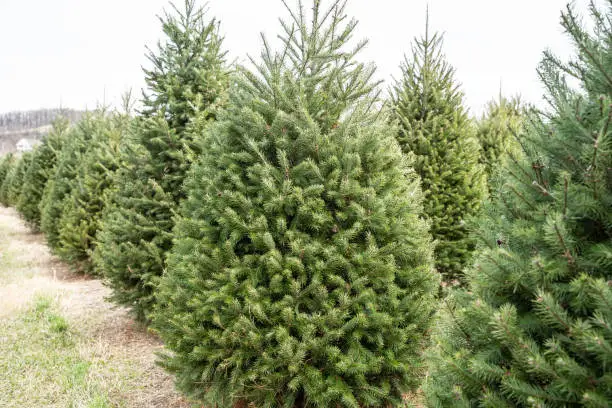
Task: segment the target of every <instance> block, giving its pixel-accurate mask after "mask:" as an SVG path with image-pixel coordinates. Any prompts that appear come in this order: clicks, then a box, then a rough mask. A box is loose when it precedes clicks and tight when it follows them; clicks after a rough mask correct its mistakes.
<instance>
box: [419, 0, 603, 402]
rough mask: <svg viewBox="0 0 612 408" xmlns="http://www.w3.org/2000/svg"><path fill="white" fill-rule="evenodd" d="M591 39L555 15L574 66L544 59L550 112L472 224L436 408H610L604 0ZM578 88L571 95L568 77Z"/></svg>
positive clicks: (571, 16) (568, 18) (432, 375)
mask: <svg viewBox="0 0 612 408" xmlns="http://www.w3.org/2000/svg"><path fill="white" fill-rule="evenodd" d="M607 7H608V9H607V10H606V11H605V12H604V11H600V10H598V9H597V7H596V6H595V5H594V4H593V3H591V11H592V15H593V17H594V27H595V32H594V33H591V32H589V31H587V30H585V29H583V28H582V26H581V25H580V24H579V23H578V21H577V17H576V15H575V12H574V11H573V10H572V8H571V7H568V9H567V11H566V12H564V13H563V14H562V23H563V27H564V28H565V30H566V31H567V32H568V33H569V34H570V35H571V38H572V40H573V43H574V44H575V46H576V48H577V54H578V55H577V58H575V59H574V60H573V61H572V62H570V63H569V64H565V63H562V62H561V61H559V60H558V59H557V58H555V57H554V56H552V55H551V54H550V53H547V54H546V55H545V57H544V60H543V62H542V64H541V65H540V67H539V74H540V77H541V78H542V80H543V83H544V85H545V87H546V89H547V97H548V101H549V103H550V109H547V111H546V112H542V113H541V114H540V115H538V116H533V117H530V120H529V123H528V124H527V125H526V126H527V129H526V130H525V133H524V134H522V135H521V143H522V146H523V150H524V154H523V155H521V156H520V157H511V160H510V162H509V164H508V166H507V167H506V168H505V169H504V174H505V176H506V178H505V182H504V184H503V185H502V187H501V189H500V190H499V191H498V192H497V193H496V194H495V199H494V201H493V202H492V203H491V204H490V205H488V206H487V208H486V212H485V214H484V215H483V216H482V218H481V219H480V220H479V223H478V225H479V227H478V230H477V232H478V235H479V237H480V239H481V248H480V249H479V251H478V256H477V257H476V263H475V266H474V267H473V268H471V269H470V271H469V273H468V275H467V281H468V284H469V291H466V290H458V291H456V292H454V294H453V295H452V297H451V298H449V300H448V301H447V307H444V308H443V309H442V312H441V320H440V323H439V324H438V325H437V326H438V327H439V328H440V329H439V332H440V333H438V334H437V335H436V342H435V343H436V347H435V348H434V350H433V351H432V357H433V359H432V361H433V363H432V367H431V370H430V372H429V376H428V381H427V383H426V385H425V393H426V396H427V401H428V405H429V406H432V407H476V406H478V407H496V408H497V407H549V408H570V407H598V408H607V407H610V404H611V402H612V211H610V210H611V208H612V126H610V122H611V119H612V49H611V46H612V34H611V33H612V23H611V21H612V20H611V17H612V2H611V1H608V2H607ZM568 75H569V76H571V77H574V79H575V80H576V81H578V82H580V89H573V88H571V87H570V86H568V84H567V82H566V79H565V78H566V77H567V76H568Z"/></svg>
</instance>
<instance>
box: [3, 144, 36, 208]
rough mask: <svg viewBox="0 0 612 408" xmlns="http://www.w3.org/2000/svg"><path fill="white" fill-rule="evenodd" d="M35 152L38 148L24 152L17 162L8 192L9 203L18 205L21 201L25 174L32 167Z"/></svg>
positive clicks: (7, 199)
mask: <svg viewBox="0 0 612 408" xmlns="http://www.w3.org/2000/svg"><path fill="white" fill-rule="evenodd" d="M35 152H36V150H33V151H28V152H23V153H22V154H21V156H20V157H19V159H17V162H16V163H15V172H14V174H13V175H12V178H11V180H10V184H9V185H8V189H7V193H6V201H7V204H8V205H10V206H12V207H14V206H16V205H17V203H18V202H19V198H20V197H21V191H22V189H23V182H24V179H25V175H26V173H27V172H28V169H29V168H30V164H31V163H32V157H33V155H34V153H35Z"/></svg>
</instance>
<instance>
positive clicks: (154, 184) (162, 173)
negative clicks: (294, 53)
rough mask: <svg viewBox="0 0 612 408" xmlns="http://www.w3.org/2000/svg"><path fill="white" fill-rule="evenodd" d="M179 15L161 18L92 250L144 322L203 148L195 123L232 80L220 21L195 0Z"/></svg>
mask: <svg viewBox="0 0 612 408" xmlns="http://www.w3.org/2000/svg"><path fill="white" fill-rule="evenodd" d="M174 12H175V14H173V15H172V14H166V15H165V16H164V17H163V18H161V22H162V25H163V30H164V33H165V34H166V42H165V43H164V44H161V43H160V44H159V49H158V52H157V53H153V52H151V53H150V55H149V59H150V60H151V62H152V64H153V68H152V70H150V71H145V74H146V81H147V84H148V87H149V93H148V94H147V95H145V97H144V105H145V109H144V111H143V116H142V117H141V118H140V120H139V122H140V124H139V130H138V134H137V136H136V145H134V146H132V147H131V148H130V153H129V154H130V157H129V158H128V159H129V160H128V162H127V163H126V166H125V167H124V168H122V169H121V170H119V171H118V175H117V179H116V183H117V191H116V193H115V194H113V195H112V197H111V202H112V203H111V204H110V205H109V207H108V209H107V211H106V212H105V214H104V216H103V221H102V225H101V231H100V233H99V235H98V237H99V243H98V245H97V248H96V252H95V264H96V266H97V268H98V269H99V271H98V272H100V273H102V274H103V275H104V276H106V277H107V278H108V282H109V284H110V286H111V287H112V289H113V299H114V300H115V301H116V302H118V303H120V304H123V305H126V306H128V307H130V308H132V310H133V311H134V313H135V315H136V316H137V317H138V318H139V319H141V320H145V319H146V315H147V314H148V313H149V312H150V310H151V308H152V305H153V302H154V300H153V290H154V288H155V284H156V280H157V279H158V278H159V276H161V275H162V273H163V271H164V269H165V257H166V252H167V251H168V250H169V249H170V247H171V245H172V235H171V231H172V228H173V226H174V222H173V219H172V216H173V213H174V212H175V210H176V207H177V205H178V203H179V201H180V200H181V199H182V198H183V197H184V193H183V189H182V184H183V180H184V178H185V173H186V171H187V169H188V168H189V165H190V162H191V156H192V155H197V153H198V150H199V144H198V142H197V140H196V139H197V137H198V135H197V132H195V131H194V129H193V128H192V127H193V126H194V124H195V123H197V124H198V126H197V128H200V127H202V126H205V124H206V123H207V122H210V121H213V120H214V119H215V117H216V115H217V111H218V110H219V109H220V106H221V105H222V103H223V101H224V99H225V92H226V88H227V87H228V84H229V74H228V71H227V68H226V66H225V61H224V56H225V52H224V51H222V48H221V42H222V39H221V37H220V36H219V32H218V24H217V22H216V21H215V20H214V19H213V20H207V18H206V16H205V14H204V10H203V9H198V8H197V7H196V4H195V1H194V0H187V1H186V2H185V9H184V10H182V11H179V10H178V9H176V8H174Z"/></svg>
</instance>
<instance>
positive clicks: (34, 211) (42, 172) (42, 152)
mask: <svg viewBox="0 0 612 408" xmlns="http://www.w3.org/2000/svg"><path fill="white" fill-rule="evenodd" d="M68 126H69V122H68V120H66V119H64V118H58V119H56V120H55V122H54V123H53V128H52V129H51V131H50V132H49V133H48V134H47V135H46V136H45V137H44V138H43V140H42V143H41V145H40V146H39V147H38V148H37V149H36V151H35V152H34V156H33V157H32V164H31V165H30V168H29V169H28V172H27V173H26V175H25V177H24V181H23V189H22V192H21V197H20V198H19V202H18V203H17V210H18V211H19V212H20V213H21V215H22V217H23V219H24V220H25V221H26V222H27V223H28V224H30V226H31V227H33V228H34V229H38V228H39V227H40V208H39V206H40V201H41V199H42V195H43V191H44V189H45V186H46V184H47V181H48V180H49V178H50V177H51V175H52V174H53V172H54V170H55V163H56V160H57V156H58V154H59V152H60V151H61V150H62V147H63V145H64V143H65V142H66V135H67V132H68Z"/></svg>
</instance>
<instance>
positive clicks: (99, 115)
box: [40, 109, 105, 252]
mask: <svg viewBox="0 0 612 408" xmlns="http://www.w3.org/2000/svg"><path fill="white" fill-rule="evenodd" d="M104 115H105V112H104V110H103V109H99V110H97V111H95V112H88V113H87V114H86V115H85V116H84V117H83V118H81V120H80V121H79V122H78V123H77V124H76V125H75V126H73V127H71V128H70V130H69V132H68V134H67V135H66V143H64V145H63V147H62V150H61V151H60V152H59V154H58V156H57V161H56V166H55V170H53V174H52V175H51V177H50V178H49V180H48V181H47V184H46V185H45V189H44V190H43V195H42V198H41V201H40V229H41V231H42V232H44V233H45V237H46V239H47V244H48V245H49V247H50V248H51V249H52V250H53V251H54V252H57V250H58V248H59V247H60V239H59V230H60V218H61V215H62V211H63V208H64V199H65V198H66V197H67V196H69V195H70V190H71V186H72V184H71V181H72V180H73V179H74V178H75V177H76V171H77V167H78V166H79V163H81V161H82V158H83V155H84V154H85V152H86V151H87V148H88V147H89V145H90V142H91V140H92V138H93V137H94V135H95V134H96V132H98V130H99V128H100V126H101V122H104V120H105V119H104Z"/></svg>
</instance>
